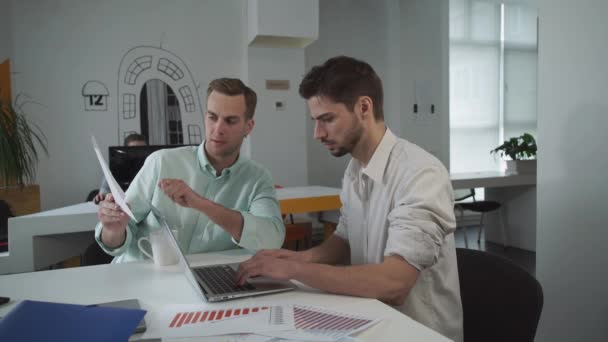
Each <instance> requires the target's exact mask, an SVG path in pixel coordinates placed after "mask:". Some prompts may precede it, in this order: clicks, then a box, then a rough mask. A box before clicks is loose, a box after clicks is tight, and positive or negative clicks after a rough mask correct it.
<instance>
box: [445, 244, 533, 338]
mask: <svg viewBox="0 0 608 342" xmlns="http://www.w3.org/2000/svg"><path fill="white" fill-rule="evenodd" d="M456 259H457V262H458V276H459V280H460V298H461V300H462V309H463V325H464V327H463V328H464V341H465V342H477V341H484V342H486V341H492V342H501V341H509V342H511V341H520V342H525V341H530V342H532V341H534V336H535V334H536V328H537V326H538V320H539V319H540V314H541V312H542V309H543V290H542V287H541V285H540V283H539V282H538V281H537V280H536V279H535V278H534V277H533V276H532V275H531V274H530V273H528V272H527V271H526V270H524V269H523V268H521V267H520V266H518V265H516V264H515V263H513V262H512V261H510V260H508V259H505V258H503V257H499V256H497V255H493V254H490V253H487V252H483V251H478V250H472V249H465V248H456Z"/></svg>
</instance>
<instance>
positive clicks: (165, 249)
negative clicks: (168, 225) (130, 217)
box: [137, 229, 179, 266]
mask: <svg viewBox="0 0 608 342" xmlns="http://www.w3.org/2000/svg"><path fill="white" fill-rule="evenodd" d="M176 233H177V231H175V232H173V234H174V235H175V234H176ZM175 238H176V239H177V236H175ZM143 241H148V243H149V244H150V246H151V247H152V251H151V252H148V251H146V249H145V248H144V247H143V246H142V242H143ZM137 247H139V250H140V251H141V252H142V253H143V254H144V255H145V256H147V257H148V258H150V259H153V260H154V265H156V266H168V265H175V264H177V262H178V261H179V256H178V255H177V251H176V250H175V247H173V244H172V242H171V241H170V237H169V236H167V231H166V230H164V229H158V230H152V231H150V233H149V234H148V236H144V237H141V238H139V240H137Z"/></svg>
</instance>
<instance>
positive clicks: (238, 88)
mask: <svg viewBox="0 0 608 342" xmlns="http://www.w3.org/2000/svg"><path fill="white" fill-rule="evenodd" d="M213 91H217V92H218V93H221V94H224V95H228V96H235V95H243V96H245V118H246V119H251V118H253V114H255V106H256V104H257V102H258V96H257V94H256V93H255V91H253V89H251V88H249V87H248V86H246V85H245V83H243V81H241V80H239V79H238V78H225V77H224V78H217V79H215V80H213V81H211V82H210V83H209V87H208V88H207V97H209V95H211V93H212V92H213Z"/></svg>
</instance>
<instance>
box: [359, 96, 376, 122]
mask: <svg viewBox="0 0 608 342" xmlns="http://www.w3.org/2000/svg"><path fill="white" fill-rule="evenodd" d="M357 102H358V103H357V107H359V111H360V112H361V119H363V120H365V119H367V118H368V117H373V116H374V113H373V111H372V109H373V108H374V105H373V101H372V99H371V98H370V97H369V96H361V97H359V100H358V101H357Z"/></svg>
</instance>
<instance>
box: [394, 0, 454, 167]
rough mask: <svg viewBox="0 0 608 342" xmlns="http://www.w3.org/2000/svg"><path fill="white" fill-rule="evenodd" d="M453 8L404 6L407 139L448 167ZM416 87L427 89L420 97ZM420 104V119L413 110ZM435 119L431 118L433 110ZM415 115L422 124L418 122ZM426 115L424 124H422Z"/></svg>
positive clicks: (426, 2)
mask: <svg viewBox="0 0 608 342" xmlns="http://www.w3.org/2000/svg"><path fill="white" fill-rule="evenodd" d="M448 4H449V1H443V0H408V1H402V2H401V12H400V13H401V25H400V32H401V39H400V42H401V87H400V89H401V94H400V99H401V103H400V108H401V127H402V132H403V137H404V138H406V139H408V140H410V141H411V142H414V143H415V144H417V145H419V146H420V147H422V148H424V149H425V150H427V151H428V152H431V153H432V154H434V155H435V156H436V157H437V158H439V160H441V161H442V162H443V163H444V165H445V166H446V168H447V167H448V165H449V152H450V148H449V143H450V140H449V134H450V132H449V130H450V121H449V98H448V96H449V88H448V87H449V82H448V74H449V73H448V68H449V62H448V52H449V51H448V50H449V44H448V37H449V26H448V9H449V7H448ZM414 83H417V84H418V85H419V86H420V87H421V88H422V89H420V88H419V90H422V91H423V94H420V91H419V92H418V96H419V98H418V101H415V97H414V94H415V92H416V90H415V87H414ZM417 102H418V114H414V112H413V106H414V104H415V103H417ZM429 102H430V103H432V104H434V105H435V114H432V115H430V114H429V104H430V103H429ZM416 115H418V116H419V118H416ZM423 115H425V116H426V117H425V118H420V117H421V116H423Z"/></svg>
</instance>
